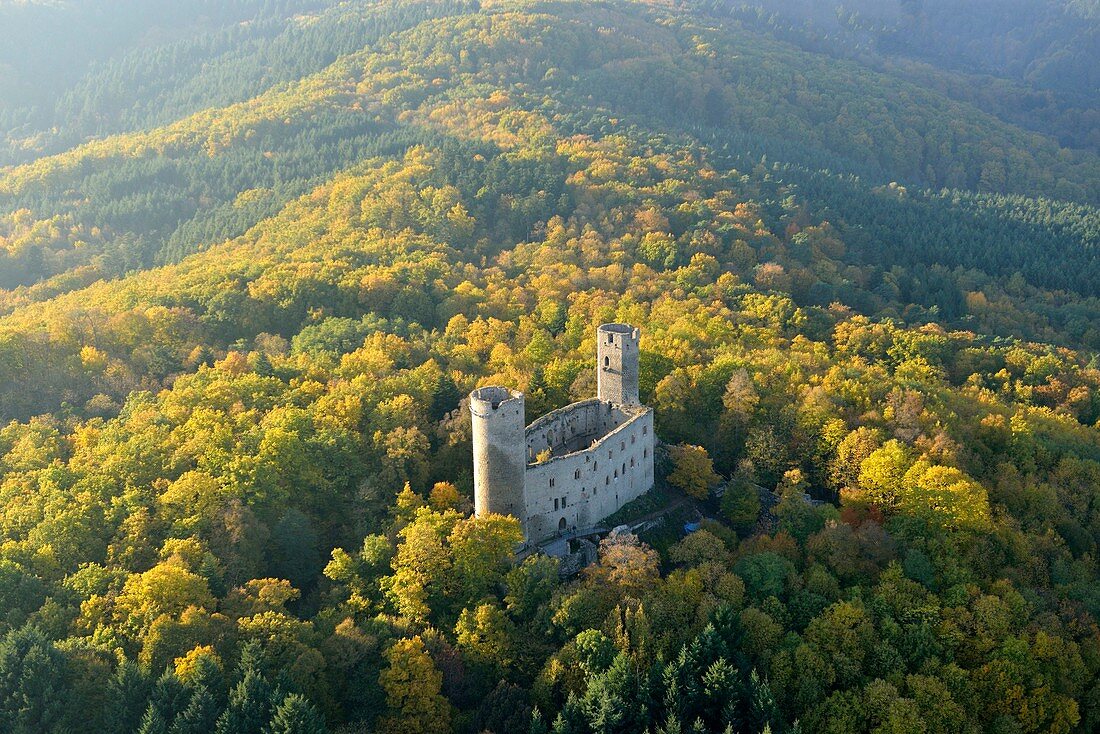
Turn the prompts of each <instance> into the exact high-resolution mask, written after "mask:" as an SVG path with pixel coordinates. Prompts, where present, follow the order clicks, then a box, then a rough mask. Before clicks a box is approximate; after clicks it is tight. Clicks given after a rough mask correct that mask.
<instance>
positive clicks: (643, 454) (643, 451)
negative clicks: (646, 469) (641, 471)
mask: <svg viewBox="0 0 1100 734" xmlns="http://www.w3.org/2000/svg"><path fill="white" fill-rule="evenodd" d="M648 457H649V449H642V458H643V459H644V458H648Z"/></svg>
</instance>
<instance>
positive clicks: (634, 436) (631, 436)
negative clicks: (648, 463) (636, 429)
mask: <svg viewBox="0 0 1100 734" xmlns="http://www.w3.org/2000/svg"><path fill="white" fill-rule="evenodd" d="M637 438H638V437H637V436H636V435H634V434H633V433H632V434H630V443H634V441H635V440H636V439H637Z"/></svg>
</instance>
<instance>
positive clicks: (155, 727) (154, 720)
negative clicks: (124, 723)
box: [137, 704, 168, 734]
mask: <svg viewBox="0 0 1100 734" xmlns="http://www.w3.org/2000/svg"><path fill="white" fill-rule="evenodd" d="M137 734H168V725H167V724H166V723H164V717H163V716H161V715H160V712H158V711H157V709H156V707H155V706H154V705H152V704H149V708H147V709H146V710H145V716H143V717H141V725H140V726H139V727H138V729H137Z"/></svg>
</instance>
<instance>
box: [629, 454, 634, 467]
mask: <svg viewBox="0 0 1100 734" xmlns="http://www.w3.org/2000/svg"><path fill="white" fill-rule="evenodd" d="M630 468H631V469H633V468H634V457H633V456H631V457H630Z"/></svg>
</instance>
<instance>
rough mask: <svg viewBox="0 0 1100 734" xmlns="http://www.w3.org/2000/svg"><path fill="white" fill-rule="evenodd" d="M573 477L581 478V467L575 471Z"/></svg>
mask: <svg viewBox="0 0 1100 734" xmlns="http://www.w3.org/2000/svg"><path fill="white" fill-rule="evenodd" d="M573 478H574V479H580V478H581V470H580V469H577V470H576V471H575V472H573Z"/></svg>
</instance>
